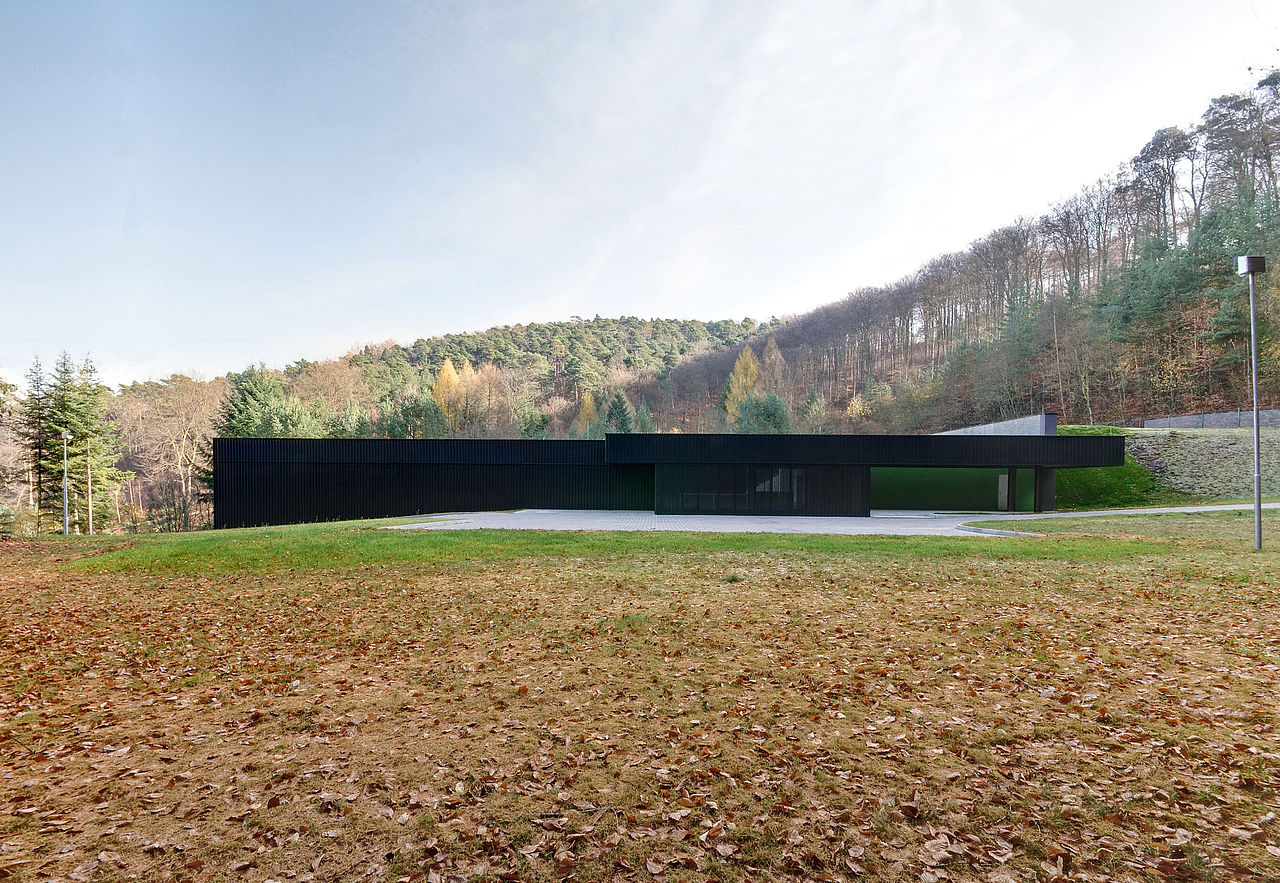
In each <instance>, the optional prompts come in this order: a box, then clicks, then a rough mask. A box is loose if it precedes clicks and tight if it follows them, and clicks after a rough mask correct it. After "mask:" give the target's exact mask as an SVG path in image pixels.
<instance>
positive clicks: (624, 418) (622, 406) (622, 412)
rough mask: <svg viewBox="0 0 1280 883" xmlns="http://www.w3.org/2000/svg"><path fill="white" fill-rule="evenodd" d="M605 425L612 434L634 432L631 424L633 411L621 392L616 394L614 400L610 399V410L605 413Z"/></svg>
mask: <svg viewBox="0 0 1280 883" xmlns="http://www.w3.org/2000/svg"><path fill="white" fill-rule="evenodd" d="M604 425H605V429H606V430H608V431H612V432H625V433H631V432H634V429H633V428H632V424H631V409H630V408H629V407H627V400H626V398H625V397H624V396H623V395H622V391H621V390H618V391H617V392H615V393H614V394H613V398H611V399H609V410H608V411H606V412H605V415H604Z"/></svg>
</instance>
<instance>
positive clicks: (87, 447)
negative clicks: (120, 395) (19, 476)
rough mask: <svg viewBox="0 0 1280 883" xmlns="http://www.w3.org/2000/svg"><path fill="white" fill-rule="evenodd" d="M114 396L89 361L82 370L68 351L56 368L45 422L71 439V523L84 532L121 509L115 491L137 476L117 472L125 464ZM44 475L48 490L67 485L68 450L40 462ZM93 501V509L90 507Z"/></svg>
mask: <svg viewBox="0 0 1280 883" xmlns="http://www.w3.org/2000/svg"><path fill="white" fill-rule="evenodd" d="M110 397H111V393H110V391H109V390H108V389H107V387H106V386H105V385H104V384H103V383H101V382H100V381H99V380H98V372H97V369H96V368H95V367H94V365H93V362H91V361H90V360H89V359H88V358H86V359H85V360H84V362H83V363H81V365H80V366H79V367H78V368H77V367H76V365H75V363H74V362H72V361H71V356H70V355H68V354H67V353H65V352H64V353H62V355H60V356H59V357H58V361H57V363H56V364H55V365H54V368H53V375H52V377H51V382H50V383H49V384H48V387H47V392H46V400H45V407H46V410H45V420H46V424H47V426H48V428H49V429H50V430H51V431H52V438H53V439H54V440H56V441H58V442H61V436H62V433H63V432H68V433H70V434H71V438H70V439H69V440H68V441H67V463H66V469H67V480H68V498H69V500H68V502H69V508H70V513H69V514H70V522H71V526H72V529H73V530H74V531H76V532H79V533H89V532H99V531H101V530H102V529H103V528H105V527H106V526H107V524H108V522H109V521H110V518H111V515H112V513H113V511H114V509H115V506H114V499H115V492H116V491H117V490H118V489H119V487H120V485H121V484H123V483H124V482H125V481H127V480H128V479H129V478H131V477H132V474H131V473H128V472H123V471H121V470H119V469H117V468H116V463H117V462H119V460H120V449H121V433H120V428H119V427H118V426H116V424H114V423H112V422H110V421H108V420H107V419H106V415H107V405H108V403H109V401H110ZM36 469H37V471H40V472H43V473H44V483H45V484H46V486H51V487H56V488H57V489H58V493H59V495H60V491H61V487H62V484H61V482H62V471H63V459H62V446H61V444H58V445H56V446H54V447H53V449H52V450H48V451H46V453H45V455H44V457H43V458H42V459H41V460H40V461H38V463H37V464H36ZM90 501H92V508H91V507H90Z"/></svg>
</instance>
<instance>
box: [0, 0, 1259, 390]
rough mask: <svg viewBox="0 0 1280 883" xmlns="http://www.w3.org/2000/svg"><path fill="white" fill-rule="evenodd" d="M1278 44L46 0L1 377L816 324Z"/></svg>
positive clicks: (731, 6) (141, 373)
mask: <svg viewBox="0 0 1280 883" xmlns="http://www.w3.org/2000/svg"><path fill="white" fill-rule="evenodd" d="M1277 66H1280V5H1277V4H1274V3H1273V2H1258V0H1216V2H1215V3H1214V4H1213V11H1212V12H1210V11H1209V5H1208V4H1206V3H1204V2H1203V0H1124V2H1115V0H1073V2H1070V3H1063V2H1061V0H1052V2H1050V0H1044V2H1040V0H936V2H930V0H888V2H878V0H843V2H825V0H783V2H754V0H644V2H605V0H599V2H596V0H579V2H570V0H537V2H533V0H530V2H524V0H503V2H483V0H481V2H474V0H473V2H391V0H383V2H371V0H353V2H345V3H339V2H323V0H302V2H283V0H274V2H269V3H261V2H257V0H254V2H248V0H220V2H198V0H193V2H183V3H172V2H169V0H160V2H130V0H120V2H78V3H44V2H37V0H13V2H7V3H2V4H0V114H2V120H0V378H4V379H7V380H9V381H10V382H17V381H20V379H21V377H22V375H23V374H24V373H25V372H26V370H27V369H28V367H29V366H30V365H31V363H32V360H33V359H34V358H36V357H39V358H40V359H41V360H43V362H44V363H45V364H46V365H50V364H51V363H52V362H53V360H54V359H55V358H56V357H57V355H58V353H59V352H61V351H64V350H65V351H67V352H69V353H70V354H71V355H72V356H73V357H74V358H75V359H76V360H77V361H79V360H80V359H82V358H83V357H85V356H88V357H90V358H91V359H92V360H93V362H94V363H95V364H96V365H97V367H98V369H99V371H100V373H101V375H102V377H103V379H104V380H105V381H106V382H108V383H110V384H112V385H115V384H121V383H127V382H131V381H134V380H147V379H161V378H164V377H167V376H169V375H170V374H173V373H175V372H177V373H185V374H188V375H192V376H198V377H203V378H212V377H215V376H218V375H221V374H225V373H227V372H229V371H240V370H243V369H244V368H245V367H246V366H248V365H250V364H256V363H259V362H264V363H266V364H267V365H268V366H272V367H283V366H284V365H286V364H288V363H290V362H293V361H295V360H297V359H301V358H307V359H313V360H314V359H323V358H332V357H336V356H340V355H342V354H343V353H344V352H346V351H348V350H350V349H352V348H353V347H359V346H363V345H364V344H367V343H372V342H379V341H383V340H387V339H394V340H397V341H399V342H401V343H405V344H409V343H412V342H413V341H414V340H416V339H418V338H420V337H430V336H432V335H437V334H445V333H449V332H465V331H476V330H482V329H485V328H489V327H492V326H495V325H506V324H516V323H527V322H546V321H556V320H565V319H569V318H570V317H573V316H582V317H591V316H594V315H601V316H623V315H634V316H641V317H664V318H696V319H704V320H714V319H723V318H742V317H744V316H750V317H752V318H756V319H768V318H770V317H775V316H786V315H792V314H797V313H801V312H804V311H806V310H809V309H811V308H813V307H815V306H819V305H821V304H825V303H830V302H832V301H836V300H839V299H841V298H843V297H844V296H845V295H846V294H847V293H848V292H850V291H853V290H856V289H858V288H862V287H868V286H876V285H882V284H886V283H888V282H892V281H893V280H895V279H898V278H901V277H903V276H905V275H907V274H909V273H911V272H912V271H914V270H915V269H917V268H918V267H919V266H920V265H921V264H923V263H924V262H925V261H927V260H928V259H930V258H931V257H933V256H935V255H938V254H942V253H946V252H951V251H957V250H960V249H963V248H965V247H966V246H967V245H969V244H970V243H971V242H973V241H974V240H976V239H979V238H981V237H982V236H983V235H985V234H986V233H988V232H990V231H991V230H993V229H995V228H997V227H999V226H1001V225H1003V224H1007V223H1009V222H1011V221H1013V220H1014V219H1016V218H1018V217H1020V216H1025V217H1036V216H1038V215H1040V214H1042V213H1044V212H1045V211H1046V210H1047V209H1048V208H1049V207H1050V206H1051V205H1052V204H1053V203H1054V202H1058V201H1061V200H1064V199H1066V198H1068V197H1070V196H1071V195H1072V194H1073V193H1075V192H1076V191H1077V190H1079V189H1080V188H1081V187H1082V186H1084V185H1086V184H1089V183H1092V182H1093V181H1096V180H1097V179H1098V178H1100V177H1102V176H1105V175H1108V174H1111V173H1114V172H1115V171H1116V170H1117V169H1118V167H1119V165H1120V164H1121V163H1122V162H1123V161H1125V160H1126V159H1127V158H1129V157H1132V156H1133V155H1134V154H1136V153H1137V152H1138V151H1139V150H1140V149H1141V148H1142V147H1143V145H1144V144H1145V143H1146V142H1147V141H1148V140H1149V139H1150V137H1151V135H1152V134H1153V133H1154V132H1155V131H1156V130H1157V129H1160V128H1163V127H1165V126H1170V125H1181V126H1190V125H1193V124H1194V123H1195V122H1196V121H1197V120H1198V118H1199V117H1200V115H1201V114H1202V113H1203V111H1204V110H1205V108H1206V107H1207V106H1208V103H1209V101H1210V99H1212V98H1214V97H1216V96H1218V95H1222V94H1226V93H1231V92H1240V91H1245V90H1247V89H1249V88H1250V87H1251V86H1252V85H1253V84H1254V83H1255V82H1256V81H1257V80H1258V79H1260V78H1261V76H1262V74H1263V73H1264V72H1265V71H1266V70H1269V69H1271V68H1273V67H1277Z"/></svg>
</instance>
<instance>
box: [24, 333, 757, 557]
mask: <svg viewBox="0 0 1280 883" xmlns="http://www.w3.org/2000/svg"><path fill="white" fill-rule="evenodd" d="M759 330H760V326H758V325H757V323H756V322H754V321H753V320H751V319H744V320H742V321H733V320H726V321H718V322H702V321H697V320H665V319H638V318H634V317H624V318H620V319H604V318H600V317H598V316H597V317H596V318H594V319H590V320H583V319H579V318H575V319H573V320H571V321H568V322H553V323H545V324H535V325H523V326H521V325H517V326H506V327H501V328H493V329H490V330H489V331H486V332H481V333H476V334H451V335H447V336H444V337H437V338H432V339H429V340H418V341H416V342H415V343H414V344H413V345H411V346H407V347H406V346H400V345H398V344H395V343H393V342H387V343H383V344H377V345H370V346H366V347H364V348H363V349H361V350H359V351H356V352H352V353H349V354H347V355H345V356H343V357H341V358H338V359H330V360H325V361H309V360H305V359H303V360H299V361H297V362H294V363H293V364H291V365H289V366H288V367H286V368H285V369H284V370H283V371H277V370H270V369H267V368H266V367H265V366H261V365H259V366H250V367H248V368H246V369H245V370H244V371H241V372H239V373H233V374H230V375H228V376H227V377H225V378H218V379H216V380H213V381H201V380H195V379H192V378H189V377H185V376H182V375H173V376H171V377H169V378H167V379H165V380H160V381H146V382H142V383H131V384H128V385H126V386H122V387H121V388H120V389H119V390H118V391H117V392H115V393H114V394H113V393H111V391H110V390H108V389H107V388H106V387H105V386H103V385H102V384H101V383H99V382H98V380H97V373H96V370H95V369H94V367H93V365H92V363H91V362H90V361H89V360H88V359H87V358H86V359H85V360H84V362H83V363H82V364H80V365H78V366H77V365H75V364H74V363H73V362H72V360H71V358H70V356H68V355H67V354H65V353H64V354H63V355H62V356H61V357H60V359H59V361H58V364H57V366H56V367H55V370H54V371H53V372H52V374H47V373H46V372H45V370H44V368H43V366H41V365H40V363H39V362H38V361H37V362H36V363H35V364H34V365H33V366H32V368H31V370H30V372H28V376H27V378H26V390H25V394H23V395H19V390H18V389H17V387H16V386H15V385H13V384H0V403H3V410H0V491H2V492H3V496H2V497H0V532H6V533H13V532H17V533H38V532H48V531H55V530H61V528H62V522H61V513H62V499H61V481H62V463H61V433H62V432H64V431H69V432H71V434H72V440H71V441H70V442H69V445H70V448H69V449H70V455H69V456H70V461H69V462H70V465H69V470H68V472H69V475H70V481H71V488H70V497H71V510H72V516H71V524H70V528H71V530H72V531H73V532H80V533H84V532H88V529H89V518H88V510H87V505H88V504H87V496H88V493H89V484H88V483H89V482H90V481H92V482H94V487H95V488H96V492H95V494H94V504H93V510H94V513H95V521H96V525H97V529H98V530H102V529H103V528H104V527H106V526H108V525H109V526H110V527H111V529H117V530H125V531H151V530H189V529H192V528H195V527H201V526H204V525H207V524H208V523H210V521H211V519H212V511H211V505H210V499H209V492H208V491H209V488H208V481H207V479H208V470H209V457H210V453H211V444H210V440H211V439H212V438H213V437H216V436H259V437H271V436H275V437H294V438H303V437H305V438H325V437H330V438H442V437H445V436H457V437H525V438H546V437H582V438H587V437H600V436H602V435H603V433H604V432H605V431H654V430H655V428H656V427H655V426H654V425H653V422H652V420H651V419H650V417H649V414H648V410H647V407H646V406H645V404H644V403H643V402H637V403H632V402H628V400H627V398H626V396H625V395H624V392H623V391H624V390H626V389H628V388H630V387H633V386H634V385H636V384H637V383H638V382H639V381H641V380H642V379H644V378H647V377H655V376H661V375H663V374H665V373H666V372H667V371H669V370H670V368H671V367H672V366H674V365H677V364H679V363H680V362H681V361H682V360H684V359H687V358H689V357H691V356H694V355H700V354H704V353H708V352H713V351H715V350H718V349H723V348H727V347H732V346H735V345H738V344H741V343H742V342H743V341H744V340H746V339H747V338H748V337H749V336H750V335H751V334H753V333H755V332H757V331H759ZM69 391H70V392H69ZM72 393H74V395H72ZM77 397H78V398H77ZM73 399H74V400H75V401H82V402H84V403H88V404H91V405H92V408H91V412H92V413H87V414H86V415H78V414H72V413H70V412H69V411H68V410H67V407H64V405H65V403H66V402H70V401H72V400H73ZM49 402H54V403H57V407H56V408H54V407H51V406H50V405H49V404H48V403H49ZM90 425H92V427H93V429H92V431H90V429H88V428H87V427H89V426H90ZM55 455H56V456H55ZM88 458H92V462H90V460H89V459H88ZM99 461H101V463H100V465H99ZM90 476H92V477H90Z"/></svg>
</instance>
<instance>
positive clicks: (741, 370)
mask: <svg viewBox="0 0 1280 883" xmlns="http://www.w3.org/2000/svg"><path fill="white" fill-rule="evenodd" d="M759 382H760V360H759V359H757V358H756V354H755V351H754V350H752V349H751V347H750V346H744V347H743V348H742V353H741V354H739V356H738V361H737V362H735V363H734V365H733V373H731V374H730V375H729V382H728V383H727V384H726V385H725V390H724V411H725V416H726V418H727V419H728V421H729V423H730V425H735V424H736V423H737V420H738V409H739V408H741V407H742V403H743V402H745V401H746V400H747V397H748V396H751V395H754V394H755V392H756V386H757V385H758V384H759Z"/></svg>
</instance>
